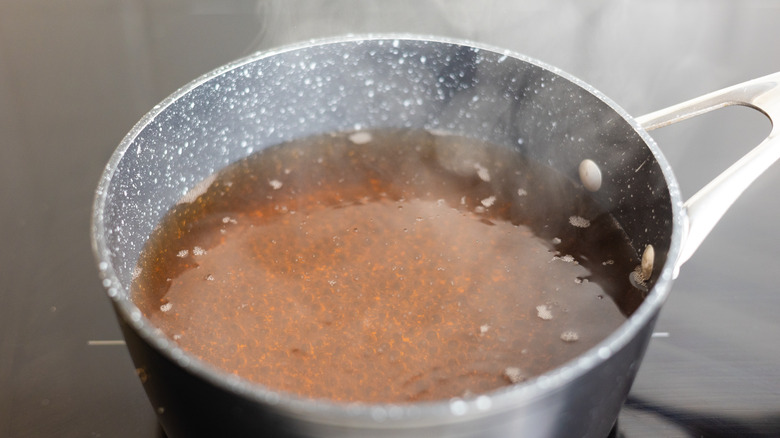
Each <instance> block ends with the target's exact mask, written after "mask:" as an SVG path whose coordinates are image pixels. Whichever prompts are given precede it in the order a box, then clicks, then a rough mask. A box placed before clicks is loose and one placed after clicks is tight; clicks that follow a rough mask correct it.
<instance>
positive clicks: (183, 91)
mask: <svg viewBox="0 0 780 438" xmlns="http://www.w3.org/2000/svg"><path fill="white" fill-rule="evenodd" d="M379 40H385V41H389V42H392V41H394V40H412V41H419V42H425V43H433V44H454V45H461V46H467V47H472V48H475V49H477V50H479V51H488V52H495V53H498V54H501V55H506V56H509V57H512V58H516V59H518V60H520V61H523V62H526V63H529V64H532V65H535V66H538V67H541V68H543V69H545V70H548V71H550V72H552V73H554V74H556V75H558V76H560V77H561V78H563V79H565V80H568V81H570V82H572V83H573V84H575V85H577V86H579V87H580V88H582V89H584V90H585V91H587V92H589V93H590V94H592V95H594V96H595V97H597V98H598V99H599V100H601V101H602V102H604V103H605V104H606V105H608V106H609V107H610V109H612V110H613V111H614V112H615V113H616V114H618V115H619V116H620V117H621V118H622V119H624V120H625V121H626V122H628V123H629V125H630V126H631V127H632V128H633V129H634V131H636V133H637V134H638V135H639V136H640V137H641V138H642V140H643V141H644V143H645V144H646V146H647V147H648V148H649V149H650V151H651V152H652V154H653V156H654V158H655V159H656V161H657V162H658V164H659V166H660V167H661V170H662V172H663V175H664V179H665V181H666V184H667V190H668V192H669V195H670V200H671V203H672V205H671V209H672V232H671V244H670V247H669V250H668V252H667V258H666V262H665V263H664V266H663V267H662V269H661V272H660V275H659V277H658V280H657V281H656V283H655V285H654V286H653V288H652V289H651V290H650V291H649V293H648V295H647V297H646V298H645V300H644V302H643V303H642V304H641V305H640V306H639V308H638V309H637V310H636V311H635V312H634V313H633V314H632V315H631V316H630V317H629V318H628V319H627V320H626V321H625V322H624V323H623V324H621V326H620V327H618V329H617V330H615V331H614V332H612V333H611V334H610V335H609V336H608V337H606V338H605V339H603V340H602V341H601V342H599V343H598V344H596V345H595V346H594V347H592V348H591V349H589V350H588V351H586V352H585V353H583V354H581V355H579V356H577V357H576V358H574V359H572V360H570V361H569V362H567V363H565V364H563V365H561V366H559V367H557V368H555V369H552V370H550V371H548V372H546V373H544V374H542V375H540V376H536V377H534V378H531V379H529V380H527V381H525V382H522V383H518V384H514V385H509V386H505V387H502V388H499V389H496V390H493V391H491V392H488V393H485V394H482V395H477V396H476V397H475V398H469V399H461V398H453V399H448V400H440V401H428V402H418V403H408V404H406V403H405V404H392V403H384V404H371V403H344V402H334V401H331V400H322V399H309V398H303V397H300V396H297V395H295V394H292V393H287V392H282V391H273V390H271V389H269V388H267V387H265V386H264V385H261V384H259V383H254V382H250V381H248V380H245V379H243V378H240V377H238V376H236V375H233V374H230V373H227V372H224V371H221V370H220V369H218V368H216V367H214V366H211V365H209V364H207V363H205V362H203V361H201V360H199V359H197V358H194V357H191V356H189V355H188V354H187V353H186V352H184V351H183V350H182V349H180V348H179V347H177V346H176V344H175V342H173V341H172V340H169V339H168V338H166V337H165V336H164V335H163V334H162V333H161V332H160V330H159V329H157V328H155V327H154V326H153V325H152V324H151V322H150V321H149V320H148V319H146V318H145V317H144V316H143V315H142V313H141V311H140V310H139V309H138V307H136V306H135V305H134V304H133V303H132V302H131V301H130V299H129V288H128V285H124V284H122V283H121V282H120V281H119V279H118V277H117V275H116V271H115V269H114V266H113V265H112V263H111V249H110V248H109V247H108V245H107V241H106V238H105V233H106V231H107V230H106V227H105V223H104V218H103V212H104V209H105V205H106V195H107V193H108V189H109V186H110V185H111V182H112V179H113V176H114V173H115V172H116V170H117V167H118V165H119V163H120V162H121V160H122V158H123V157H124V155H125V153H126V151H127V150H128V149H129V148H130V146H131V145H132V144H133V142H134V140H135V138H136V137H137V136H138V135H139V134H140V133H141V132H142V131H143V129H144V128H145V127H146V126H147V125H148V124H149V123H150V122H151V121H153V120H154V119H155V118H156V117H157V116H158V115H160V114H161V113H162V112H163V111H165V109H166V108H167V107H168V106H170V105H171V104H173V103H174V102H176V101H177V100H179V99H180V98H182V97H183V96H185V95H187V94H188V93H189V92H191V91H192V90H194V89H195V88H197V87H199V86H200V85H202V84H204V83H205V82H208V81H209V80H211V79H213V78H216V77H218V76H220V75H223V74H225V73H226V72H229V71H231V70H234V69H236V68H239V67H241V66H243V65H245V64H249V63H252V62H256V61H258V60H261V59H265V58H271V57H273V56H276V55H279V54H282V53H286V52H292V51H297V50H301V49H306V48H310V47H314V46H324V45H337V44H342V43H360V42H372V41H373V42H375V41H379ZM684 221H685V210H684V208H683V201H682V196H681V193H680V190H679V186H678V183H677V180H676V178H675V176H674V173H673V171H672V169H671V166H670V165H669V163H668V161H667V160H666V158H665V157H664V155H663V153H662V152H661V150H660V149H659V147H658V146H657V144H656V143H655V141H654V140H653V139H652V137H650V135H649V134H648V133H647V132H646V131H645V130H644V129H643V128H642V127H641V126H640V125H639V123H638V122H637V121H636V120H635V119H634V118H633V117H632V116H631V115H629V114H628V113H627V112H626V111H625V110H624V109H623V108H622V107H620V106H619V105H617V104H616V103H615V102H614V101H612V100H611V99H610V98H609V97H607V96H606V95H604V94H602V93H601V92H600V91H598V90H596V89H595V88H594V87H592V86H591V85H589V84H588V83H586V82H584V81H582V80H580V79H578V78H577V77H575V76H573V75H571V74H569V73H566V72H564V71H562V70H561V69H559V68H557V67H554V66H552V65H549V64H546V63H544V62H542V61H539V60H537V59H535V58H531V57H528V56H525V55H522V54H519V53H517V52H514V51H511V50H506V49H502V48H498V47H495V46H491V45H486V44H481V43H476V42H473V41H469V40H464V39H457V38H447V37H439V36H429V35H417V34H408V33H387V34H385V33H379V34H374V33H371V34H356V35H353V34H350V35H346V36H341V37H330V38H321V39H313V40H308V41H305V42H299V43H295V44H290V45H285V46H282V47H279V48H275V49H271V50H267V51H260V52H256V53H253V54H250V55H248V56H246V57H243V58H240V59H237V60H235V61H233V62H231V63H228V64H226V65H224V66H222V67H219V68H217V69H214V70H212V71H211V72H208V73H206V74H204V75H202V76H200V77H198V78H197V79H195V80H193V81H191V82H189V83H188V84H186V85H184V86H183V87H181V88H179V89H178V90H177V91H175V92H174V93H173V94H171V95H170V96H168V97H167V98H165V99H164V100H163V101H161V102H160V103H159V104H157V105H155V106H154V107H153V108H152V109H151V110H150V111H149V112H148V113H146V114H145V115H144V116H143V117H142V118H141V119H140V120H139V121H138V122H137V123H136V124H135V126H133V128H132V129H131V130H130V131H129V133H128V134H127V135H126V136H125V137H124V138H123V139H122V141H121V142H120V144H119V146H118V147H117V149H116V150H115V151H114V152H113V154H112V155H111V158H110V159H109V161H108V163H107V165H106V167H105V169H104V171H103V173H102V175H101V178H100V181H99V183H98V187H97V191H96V194H95V198H94V203H93V211H92V222H91V241H92V242H91V243H92V251H93V254H94V256H95V260H96V262H97V265H98V269H99V274H100V278H101V280H102V282H103V286H104V288H105V289H106V290H107V294H108V296H109V297H110V299H111V300H112V303H113V304H114V307H115V309H116V311H117V313H118V315H119V316H120V317H121V318H122V319H123V320H124V321H126V322H127V323H128V325H129V326H130V327H131V328H132V329H133V330H134V331H135V332H136V333H138V335H140V337H141V338H142V339H143V340H144V341H145V342H147V343H148V344H150V345H151V346H152V347H153V348H155V349H156V350H157V351H158V352H159V353H160V354H162V355H163V356H164V357H166V358H167V359H169V360H171V361H173V362H174V363H175V364H177V365H178V366H180V367H182V368H183V369H185V370H186V371H188V372H191V373H193V374H195V375H197V376H198V377H200V378H202V379H204V380H206V381H208V382H209V383H211V384H214V385H216V386H217V387H220V388H222V389H224V390H227V391H230V392H233V393H235V394H238V395H241V396H242V397H245V398H247V399H250V400H253V401H255V402H258V403H261V404H264V405H267V406H269V407H270V408H272V409H274V410H275V411H277V412H279V413H283V414H284V415H286V416H288V417H291V418H296V419H300V420H303V421H306V422H311V423H317V424H339V425H344V424H354V425H360V426H361V427H368V428H371V427H376V428H407V427H420V426H431V425H436V424H441V423H443V422H447V423H452V422H453V421H466V420H471V419H474V418H481V417H486V416H492V415H496V414H498V413H501V412H505V411H508V410H511V409H514V408H516V407H517V406H522V405H524V404H527V403H529V402H530V401H532V400H534V399H538V398H542V397H543V396H545V395H546V394H548V393H551V392H555V391H557V390H559V389H560V388H562V387H563V386H565V385H566V384H568V383H569V382H571V381H574V380H576V379H578V378H579V377H580V376H582V375H583V374H585V373H587V372H589V371H591V370H592V369H594V368H596V367H597V366H599V365H600V364H601V363H603V362H604V361H606V360H607V359H608V358H609V357H610V356H611V355H613V354H614V353H615V352H617V351H619V350H620V349H621V348H623V347H624V346H625V345H626V344H627V343H628V342H629V341H631V340H632V339H633V338H634V337H636V336H637V335H638V333H639V332H640V330H642V329H643V328H644V327H646V326H647V325H648V324H650V323H651V322H652V320H653V318H654V317H655V316H656V315H657V313H658V312H659V310H660V308H661V306H662V305H663V303H664V302H665V300H666V298H667V296H668V294H669V291H670V289H671V284H672V282H673V280H674V277H675V275H674V268H675V263H676V260H677V258H678V257H679V255H680V252H681V248H682V240H683V229H684V228H683V223H684Z"/></svg>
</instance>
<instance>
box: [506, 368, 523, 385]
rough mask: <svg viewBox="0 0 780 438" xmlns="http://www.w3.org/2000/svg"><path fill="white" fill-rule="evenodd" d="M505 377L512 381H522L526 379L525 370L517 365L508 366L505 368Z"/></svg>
mask: <svg viewBox="0 0 780 438" xmlns="http://www.w3.org/2000/svg"><path fill="white" fill-rule="evenodd" d="M504 377H506V378H507V380H509V381H510V382H511V383H520V382H523V381H525V379H526V377H525V375H524V374H523V371H522V370H521V369H520V368H517V367H506V368H505V369H504Z"/></svg>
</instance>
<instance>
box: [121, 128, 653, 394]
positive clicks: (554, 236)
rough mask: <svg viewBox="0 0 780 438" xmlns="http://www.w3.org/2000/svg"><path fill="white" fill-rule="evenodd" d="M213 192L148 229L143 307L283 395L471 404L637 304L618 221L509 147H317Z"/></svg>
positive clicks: (375, 135)
mask: <svg viewBox="0 0 780 438" xmlns="http://www.w3.org/2000/svg"><path fill="white" fill-rule="evenodd" d="M204 184H209V185H208V188H207V189H205V187H200V188H198V189H196V190H197V191H196V192H194V193H192V194H190V195H188V196H185V198H184V200H183V201H186V202H182V203H180V204H179V205H177V206H176V207H175V208H174V209H172V210H171V212H170V213H169V214H168V216H166V218H165V219H164V221H163V222H162V223H161V224H160V226H159V227H158V228H157V230H156V231H155V233H154V234H153V236H152V237H151V239H150V241H149V243H148V244H147V248H146V249H145V251H144V253H143V254H142V258H141V260H140V262H139V265H138V267H137V269H136V271H135V280H134V284H133V299H134V301H135V302H136V304H137V305H138V306H139V308H140V309H141V310H142V311H143V313H144V314H145V315H146V317H147V318H149V319H150V320H151V322H152V323H153V324H154V325H155V326H157V327H159V328H160V329H161V330H162V331H163V332H164V333H165V334H166V335H167V336H169V337H170V338H171V339H172V340H174V341H175V342H176V343H177V344H178V345H179V346H180V347H181V348H183V349H184V350H186V351H188V352H189V353H191V354H193V355H195V356H197V357H199V358H200V359H202V360H204V361H205V362H208V363H210V364H212V365H214V366H216V367H219V368H221V369H224V370H225V371H227V372H230V373H234V374H237V375H239V376H242V377H244V378H246V379H249V380H251V381H255V382H258V383H261V384H263V385H265V386H267V387H268V388H270V389H272V390H281V391H288V392H292V393H295V394H297V395H300V396H304V397H312V398H327V399H331V400H337V401H361V402H372V403H403V402H414V401H420V400H437V399H447V398H450V397H455V396H457V397H469V396H472V395H476V394H480V393H484V392H486V391H490V390H492V389H495V388H498V387H501V386H505V385H509V384H512V383H516V382H520V381H523V380H525V379H528V378H530V377H533V376H536V375H539V374H541V373H544V372H545V371H548V370H550V369H552V368H554V367H556V366H559V365H561V364H563V363H565V362H566V361H568V360H570V359H572V358H574V357H576V356H577V355H579V354H581V353H583V352H584V351H586V350H587V349H589V348H591V347H592V346H593V345H595V344H596V343H598V342H599V341H601V340H602V339H603V338H604V337H606V336H607V335H609V334H610V333H611V332H612V331H614V330H615V329H616V328H617V327H618V326H619V325H620V324H621V323H622V322H623V321H625V319H626V316H627V315H628V314H630V313H631V312H632V311H633V310H634V309H635V308H636V307H637V306H638V305H639V304H640V303H641V293H640V292H639V291H638V290H637V289H634V288H632V286H631V284H630V282H629V280H628V277H629V273H630V272H631V271H632V270H633V268H634V266H636V264H637V259H636V255H635V251H633V250H632V249H631V248H630V247H629V246H628V244H627V243H626V238H625V236H624V234H623V233H622V231H621V230H620V229H619V227H617V225H616V224H615V223H614V220H613V219H612V217H611V216H609V215H608V214H606V213H604V212H602V211H600V210H599V209H598V208H597V206H596V205H595V204H594V203H593V202H592V201H591V200H590V198H589V197H588V196H587V195H586V194H585V193H584V191H582V190H581V189H580V188H578V187H576V186H575V185H573V184H572V183H571V182H569V181H568V180H565V179H563V178H561V177H560V176H559V175H557V174H556V173H555V172H553V171H552V170H551V169H549V168H545V167H540V166H537V165H533V164H532V163H529V162H527V161H525V160H524V159H523V157H521V156H519V155H518V154H517V153H516V152H513V151H510V150H508V149H505V148H501V147H498V146H492V145H486V144H482V143H478V142H475V141H473V140H467V139H464V138H460V137H447V136H435V135H432V134H430V133H427V132H423V131H372V132H356V133H345V134H338V135H327V136H319V137H314V138H310V139H306V140H302V141H298V142H294V143H290V144H286V145H281V146H278V147H274V148H269V149H266V150H264V151H262V152H260V153H257V154H255V155H252V156H250V157H248V158H247V159H244V160H243V161H240V162H238V163H236V164H234V165H232V166H230V167H228V168H226V169H225V170H223V171H222V172H220V173H219V174H218V175H217V176H216V177H215V178H209V179H208V180H207V181H206V183H204ZM204 189H205V192H203V190H204ZM201 193H202V194H201ZM196 195H199V196H196Z"/></svg>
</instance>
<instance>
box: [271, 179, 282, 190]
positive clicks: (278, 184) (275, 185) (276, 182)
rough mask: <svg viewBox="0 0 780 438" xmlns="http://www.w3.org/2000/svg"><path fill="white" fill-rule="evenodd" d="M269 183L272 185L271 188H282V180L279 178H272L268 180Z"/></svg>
mask: <svg viewBox="0 0 780 438" xmlns="http://www.w3.org/2000/svg"><path fill="white" fill-rule="evenodd" d="M268 185H270V186H271V188H272V189H274V190H279V189H281V188H282V182H281V181H279V180H278V179H272V180H270V181H268Z"/></svg>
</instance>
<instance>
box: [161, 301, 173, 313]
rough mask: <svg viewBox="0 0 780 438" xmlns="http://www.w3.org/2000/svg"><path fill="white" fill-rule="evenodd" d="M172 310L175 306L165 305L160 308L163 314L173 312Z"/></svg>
mask: <svg viewBox="0 0 780 438" xmlns="http://www.w3.org/2000/svg"><path fill="white" fill-rule="evenodd" d="M172 308H173V304H171V303H165V304H163V305H161V306H160V311H161V312H167V311H169V310H171V309H172Z"/></svg>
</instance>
